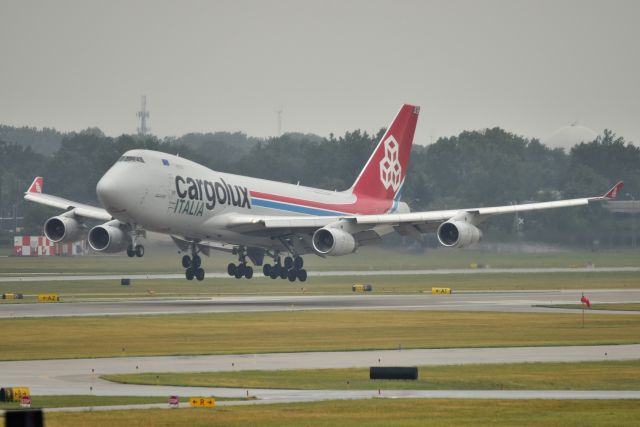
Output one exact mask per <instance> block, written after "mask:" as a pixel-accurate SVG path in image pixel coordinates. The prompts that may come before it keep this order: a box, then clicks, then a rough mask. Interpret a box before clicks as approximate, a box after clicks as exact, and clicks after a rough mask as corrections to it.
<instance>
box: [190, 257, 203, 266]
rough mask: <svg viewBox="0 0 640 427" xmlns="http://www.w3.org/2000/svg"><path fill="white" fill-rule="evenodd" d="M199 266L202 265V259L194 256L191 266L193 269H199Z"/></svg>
mask: <svg viewBox="0 0 640 427" xmlns="http://www.w3.org/2000/svg"><path fill="white" fill-rule="evenodd" d="M201 265H202V258H200V257H199V256H198V255H194V256H193V259H192V260H191V266H192V267H193V268H200V266H201Z"/></svg>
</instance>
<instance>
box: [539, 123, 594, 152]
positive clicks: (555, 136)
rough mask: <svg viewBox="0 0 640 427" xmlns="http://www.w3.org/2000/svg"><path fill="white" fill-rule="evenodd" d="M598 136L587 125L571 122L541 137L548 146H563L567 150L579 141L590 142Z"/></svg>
mask: <svg viewBox="0 0 640 427" xmlns="http://www.w3.org/2000/svg"><path fill="white" fill-rule="evenodd" d="M597 137H598V134H597V133H596V132H594V131H593V130H591V129H589V128H588V127H584V126H580V125H577V124H572V125H569V126H564V127H561V128H560V129H558V130H556V131H555V132H553V133H552V134H551V135H549V136H547V137H546V138H542V141H541V142H542V143H543V144H545V145H546V146H547V147H550V148H564V149H566V150H567V151H568V150H569V149H570V148H571V147H573V146H574V145H576V144H580V143H581V142H591V141H593V140H594V139H596V138H597Z"/></svg>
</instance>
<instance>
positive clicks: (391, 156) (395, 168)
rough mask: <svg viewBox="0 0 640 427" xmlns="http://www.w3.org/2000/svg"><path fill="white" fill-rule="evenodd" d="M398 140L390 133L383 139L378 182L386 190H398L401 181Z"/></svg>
mask: <svg viewBox="0 0 640 427" xmlns="http://www.w3.org/2000/svg"><path fill="white" fill-rule="evenodd" d="M398 151H399V150H398V141H396V139H395V138H394V137H393V135H390V136H389V138H387V139H386V140H385V141H384V157H383V158H382V160H380V182H382V185H384V188H386V189H387V190H388V189H389V187H391V188H393V191H398V188H400V184H401V182H402V165H401V164H400V160H399V158H398V157H399V156H398Z"/></svg>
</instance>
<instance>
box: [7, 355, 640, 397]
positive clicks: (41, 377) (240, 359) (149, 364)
mask: <svg viewBox="0 0 640 427" xmlns="http://www.w3.org/2000/svg"><path fill="white" fill-rule="evenodd" d="M639 354H640V344H635V345H608V346H566V347H508V348H458V349H417V350H373V351H349V352H315V353H273V354H241V355H216V356H161V357H122V358H103V359H69V360H36V361H15V362H0V378H2V380H3V382H4V383H6V384H15V385H18V384H20V385H26V386H29V387H30V389H31V392H32V393H33V395H74V394H75V395H82V394H95V395H105V396H136V395H137V396H170V395H179V396H183V397H184V396H190V395H192V396H193V395H196V396H200V395H204V396H208V395H213V396H220V397H236V398H240V397H245V396H246V395H247V390H246V389H237V388H209V387H172V386H146V385H128V384H118V383H112V382H109V381H105V380H102V379H100V376H101V375H105V374H116V373H123V374H126V373H138V372H202V371H242V370H276V369H316V368H351V367H368V366H377V365H383V366H385V365H386V366H393V365H395V366H414V365H451V364H479V363H480V364H484V363H519V362H576V361H600V360H633V359H637V358H638V355H639ZM248 392H249V394H250V395H253V396H256V397H257V398H258V399H259V400H258V401H256V402H255V403H284V402H304V401H316V400H329V399H362V398H369V397H379V396H380V397H421V398H470V399H478V398H485V399H640V391H597V390H585V391H573V390H531V391H526V390H522V391H504V390H381V392H380V394H378V390H275V389H258V390H256V389H252V390H248ZM252 403H254V402H252Z"/></svg>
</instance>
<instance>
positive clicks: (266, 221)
mask: <svg viewBox="0 0 640 427" xmlns="http://www.w3.org/2000/svg"><path fill="white" fill-rule="evenodd" d="M623 185H624V183H623V182H622V181H620V182H618V183H617V184H616V185H615V186H614V187H613V188H611V189H610V190H609V191H608V192H607V193H605V194H604V195H602V196H597V197H585V198H579V199H567V200H556V201H550V202H537V203H524V204H519V205H508V206H494V207H482V208H470V209H451V210H442V211H426V212H412V213H400V214H382V215H347V216H268V215H266V216H265V215H255V216H254V215H241V216H234V217H229V218H227V220H226V226H227V228H229V229H232V230H234V231H237V232H239V233H247V234H252V233H256V234H257V233H260V232H262V233H263V234H273V233H264V232H266V231H269V230H271V231H273V232H275V233H277V232H278V230H281V231H284V230H290V232H293V233H295V232H304V231H308V230H315V229H318V228H322V227H325V226H327V225H329V224H333V223H335V222H337V221H341V220H342V221H346V222H348V223H351V224H353V225H354V226H355V230H356V231H357V232H363V231H364V230H366V229H372V228H375V227H385V226H386V227H393V228H395V229H396V231H398V232H400V233H401V234H415V232H419V233H428V232H432V231H435V230H436V229H437V227H438V226H439V225H440V224H441V223H443V222H446V221H448V220H451V219H460V220H463V221H467V222H469V223H472V224H478V223H480V222H482V221H484V220H485V219H486V218H488V217H490V216H493V215H500V214H508V213H516V212H528V211H535V210H545V209H556V208H564V207H570V206H583V205H588V204H589V203H593V202H603V201H608V200H611V199H613V198H615V197H616V195H617V194H618V192H619V191H620V190H621V189H622V187H623ZM412 228H413V230H412Z"/></svg>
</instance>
